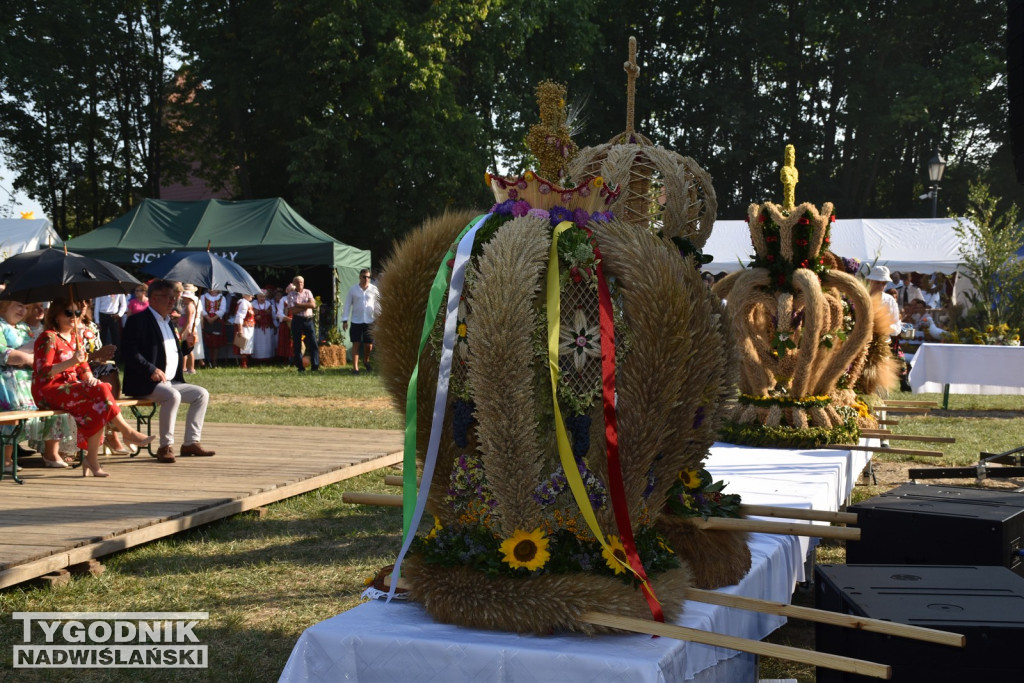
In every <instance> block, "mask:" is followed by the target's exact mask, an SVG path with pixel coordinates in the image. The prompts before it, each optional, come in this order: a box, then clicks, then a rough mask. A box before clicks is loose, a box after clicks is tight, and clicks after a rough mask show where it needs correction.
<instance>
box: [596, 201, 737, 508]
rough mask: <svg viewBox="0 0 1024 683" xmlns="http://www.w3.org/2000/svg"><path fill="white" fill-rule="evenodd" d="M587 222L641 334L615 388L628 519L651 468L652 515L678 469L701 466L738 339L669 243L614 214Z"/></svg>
mask: <svg viewBox="0 0 1024 683" xmlns="http://www.w3.org/2000/svg"><path fill="white" fill-rule="evenodd" d="M589 227H591V228H592V229H593V231H594V235H595V237H596V239H597V243H598V246H599V247H600V249H601V254H602V259H603V265H604V269H605V273H606V275H608V276H609V277H614V278H615V281H616V282H617V283H618V294H619V296H620V297H621V299H622V303H623V311H622V312H623V317H624V318H625V320H626V323H627V324H628V326H629V328H630V329H633V330H638V331H640V330H642V331H644V332H643V333H642V334H638V335H636V336H635V338H633V339H632V341H631V348H630V351H629V353H628V354H627V355H626V356H625V357H624V358H623V359H622V361H621V363H620V364H619V367H618V376H617V384H616V388H617V393H618V401H617V405H618V421H619V443H620V454H621V455H620V457H621V461H622V469H623V479H624V483H625V489H626V491H625V492H626V499H627V501H629V505H630V515H631V516H634V515H636V514H637V513H638V512H640V511H641V510H642V508H643V506H644V502H643V501H644V498H643V492H644V490H645V488H646V487H647V486H648V485H649V480H648V475H649V473H650V472H651V470H652V468H653V471H654V480H655V488H654V490H653V492H651V494H650V496H649V498H648V500H649V501H650V503H649V505H648V507H649V512H650V514H651V518H652V520H653V519H656V518H657V515H658V513H659V512H660V511H661V507H662V505H663V503H664V500H665V499H666V497H667V492H668V488H669V486H671V484H672V483H673V481H674V480H675V478H676V475H677V474H678V473H679V472H680V471H681V470H683V469H695V468H699V467H700V466H701V463H702V462H703V460H704V458H705V457H706V455H707V451H708V448H709V447H710V446H711V444H712V443H713V442H714V441H715V438H716V429H717V424H716V422H715V420H716V418H717V416H718V414H719V412H720V408H721V406H722V404H723V403H724V402H725V401H726V400H727V399H728V398H729V397H730V396H731V393H732V385H733V379H734V378H733V375H732V373H733V370H732V369H731V368H732V367H733V366H734V363H732V362H731V353H732V351H731V349H732V348H735V345H734V344H733V343H732V341H731V340H730V339H728V331H727V330H726V329H725V328H724V327H723V325H722V323H721V317H720V316H719V315H717V314H719V313H720V312H721V308H720V306H719V304H718V303H717V301H716V300H715V299H713V298H711V297H709V296H708V295H707V288H706V286H705V285H703V282H702V281H701V280H700V276H699V273H698V272H697V270H696V268H695V267H694V265H693V261H692V259H690V258H686V259H683V258H680V256H679V251H678V249H677V248H676V247H675V245H674V244H673V243H671V242H670V241H667V240H663V239H659V238H657V237H655V236H653V235H651V234H650V233H648V232H647V231H645V230H640V229H637V228H636V227H634V226H631V225H629V224H627V223H626V222H624V221H620V220H615V221H611V222H609V223H604V224H599V223H591V224H590V226H589ZM704 415H706V416H707V417H706V419H702V417H701V416H704Z"/></svg>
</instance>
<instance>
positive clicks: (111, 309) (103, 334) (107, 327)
mask: <svg viewBox="0 0 1024 683" xmlns="http://www.w3.org/2000/svg"><path fill="white" fill-rule="evenodd" d="M95 305H96V308H95V309H93V310H95V311H96V314H97V316H98V319H97V320H96V324H97V325H98V326H99V328H100V341H101V342H102V343H103V345H104V346H106V345H107V344H113V345H114V346H120V345H121V319H122V318H124V314H125V313H126V312H127V311H128V297H126V296H125V295H124V294H109V295H107V296H98V297H96V304H95ZM119 356H120V354H117V357H119Z"/></svg>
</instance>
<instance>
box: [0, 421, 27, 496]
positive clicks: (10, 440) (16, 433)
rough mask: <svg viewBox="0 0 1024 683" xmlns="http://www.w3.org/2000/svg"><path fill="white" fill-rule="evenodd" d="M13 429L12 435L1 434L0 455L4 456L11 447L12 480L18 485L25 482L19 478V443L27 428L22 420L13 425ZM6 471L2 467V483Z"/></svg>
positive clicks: (0, 470) (0, 476)
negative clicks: (8, 447) (23, 430)
mask: <svg viewBox="0 0 1024 683" xmlns="http://www.w3.org/2000/svg"><path fill="white" fill-rule="evenodd" d="M13 427H14V428H13V429H12V430H11V433H10V434H4V433H2V432H0V455H2V454H3V451H5V450H7V446H11V479H13V480H14V482H15V483H16V484H24V483H25V480H24V479H22V478H21V477H19V476H18V451H19V448H18V442H19V441H21V432H22V429H23V428H24V427H25V422H24V421H23V420H21V421H19V422H18V423H17V424H15V425H13ZM6 469H7V468H5V467H0V481H3V479H4V472H5V471H6Z"/></svg>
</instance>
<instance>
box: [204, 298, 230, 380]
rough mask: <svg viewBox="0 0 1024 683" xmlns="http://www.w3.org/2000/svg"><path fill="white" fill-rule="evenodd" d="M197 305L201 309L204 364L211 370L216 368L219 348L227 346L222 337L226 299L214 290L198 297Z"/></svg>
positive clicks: (224, 338) (225, 339) (226, 310)
mask: <svg viewBox="0 0 1024 683" xmlns="http://www.w3.org/2000/svg"><path fill="white" fill-rule="evenodd" d="M199 303H200V304H202V307H203V347H204V349H205V352H206V362H207V363H208V364H209V366H210V367H211V368H215V367H217V355H218V354H219V353H220V349H221V347H223V346H225V345H226V344H227V338H226V337H225V335H224V331H225V325H224V316H225V315H227V312H228V298H227V297H226V296H224V294H223V293H222V292H219V291H217V290H216V289H211V290H210V291H208V292H206V293H205V294H203V295H202V296H201V297H199Z"/></svg>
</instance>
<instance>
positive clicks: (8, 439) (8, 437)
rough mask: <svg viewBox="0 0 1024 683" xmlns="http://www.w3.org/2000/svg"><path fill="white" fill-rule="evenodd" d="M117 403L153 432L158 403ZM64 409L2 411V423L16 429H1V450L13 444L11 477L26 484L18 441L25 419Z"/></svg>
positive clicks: (1, 474) (0, 474)
mask: <svg viewBox="0 0 1024 683" xmlns="http://www.w3.org/2000/svg"><path fill="white" fill-rule="evenodd" d="M117 405H118V406H120V407H121V409H122V410H123V409H125V408H129V409H130V410H131V411H132V415H133V416H134V417H135V428H136V429H138V430H139V431H140V432H141V431H142V427H143V426H145V427H146V435H147V436H148V435H149V434H151V433H152V431H151V429H152V424H153V415H154V414H155V413H156V404H154V403H153V402H152V401H148V400H143V399H134V398H126V399H119V400H118V401H117ZM144 408H149V411H148V412H143V409H144ZM66 414H67V413H65V412H64V411H63V410H8V411H5V412H0V425H4V426H5V425H13V426H14V429H12V430H11V432H10V433H9V434H6V433H3V432H2V431H0V450H6V449H7V446H11V478H12V479H13V480H14V481H15V483H17V484H24V483H25V481H24V480H23V479H22V478H21V477H19V476H18V452H19V450H20V448H19V446H18V442H20V441H21V433H22V431H23V429H24V427H25V421H26V420H31V419H34V418H47V417H54V416H55V415H66ZM146 449H147V451H148V452H149V454H150V455H152V454H153V449H152V447H151V446H146ZM136 455H138V454H137V453H132V456H131V457H133V458H134V457H135V456H136ZM84 457H85V454H84V453H83V452H82V451H81V449H79V451H78V463H77V464H76V465H74V466H75V467H78V466H79V465H81V463H82V459H83V458H84ZM4 474H6V468H3V469H2V470H0V481H3V478H4Z"/></svg>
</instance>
